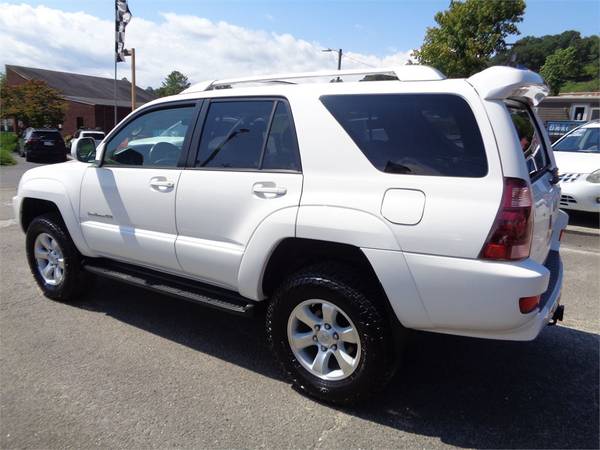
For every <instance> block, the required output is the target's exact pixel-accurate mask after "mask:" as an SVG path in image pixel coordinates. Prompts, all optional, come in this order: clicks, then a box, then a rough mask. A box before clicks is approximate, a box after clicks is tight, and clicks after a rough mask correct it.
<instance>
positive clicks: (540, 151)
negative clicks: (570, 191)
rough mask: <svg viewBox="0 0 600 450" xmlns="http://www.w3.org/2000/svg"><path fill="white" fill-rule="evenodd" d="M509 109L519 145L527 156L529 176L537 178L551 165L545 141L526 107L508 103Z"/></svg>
mask: <svg viewBox="0 0 600 450" xmlns="http://www.w3.org/2000/svg"><path fill="white" fill-rule="evenodd" d="M507 107H508V111H509V113H510V118H511V119H512V123H513V125H514V127H515V130H516V131H517V135H518V136H519V144H520V145H521V150H523V155H524V156H525V161H526V163H527V170H528V171H529V176H530V177H531V178H535V177H536V176H537V175H539V174H541V173H542V172H544V171H545V170H546V169H547V168H548V165H549V159H548V154H547V152H546V148H545V146H544V141H543V140H542V139H541V136H540V133H539V130H538V128H537V125H536V124H535V121H534V120H533V117H532V116H531V113H530V112H529V110H528V109H527V107H526V106H525V105H521V104H519V103H517V102H508V103H507Z"/></svg>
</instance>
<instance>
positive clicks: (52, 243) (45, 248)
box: [33, 233, 65, 286]
mask: <svg viewBox="0 0 600 450" xmlns="http://www.w3.org/2000/svg"><path fill="white" fill-rule="evenodd" d="M33 252H34V256H35V262H36V264H37V269H38V272H39V274H40V276H41V277H42V279H43V280H44V282H45V283H47V284H49V285H52V286H56V285H57V284H60V282H61V281H62V280H63V278H64V276H65V258H64V256H63V252H62V249H61V248H60V246H59V245H58V242H56V239H54V238H53V237H52V236H51V235H49V234H48V233H40V234H39V235H38V236H37V237H36V238H35V243H34V244H33Z"/></svg>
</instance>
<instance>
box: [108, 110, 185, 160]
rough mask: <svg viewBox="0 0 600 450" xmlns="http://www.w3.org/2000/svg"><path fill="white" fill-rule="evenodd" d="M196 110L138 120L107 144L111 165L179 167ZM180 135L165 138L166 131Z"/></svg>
mask: <svg viewBox="0 0 600 450" xmlns="http://www.w3.org/2000/svg"><path fill="white" fill-rule="evenodd" d="M193 113H194V107H192V106H189V107H180V108H172V109H161V110H158V111H152V112H149V113H147V114H144V115H142V116H138V117H136V118H135V119H133V120H132V121H131V122H129V123H128V124H127V125H126V126H125V127H124V128H122V129H121V130H120V131H119V132H118V133H117V134H116V135H115V136H114V137H113V138H112V139H111V140H110V141H109V142H108V144H107V146H106V152H105V156H104V163H105V164H107V165H128V166H157V167H175V166H176V165H177V161H179V156H180V155H181V149H182V147H183V141H184V139H185V136H186V134H187V130H188V128H189V125H190V121H191V120H192V117H193ZM174 129H176V130H177V131H176V132H173V133H168V134H167V135H163V133H164V132H165V131H166V130H174Z"/></svg>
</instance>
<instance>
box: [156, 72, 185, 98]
mask: <svg viewBox="0 0 600 450" xmlns="http://www.w3.org/2000/svg"><path fill="white" fill-rule="evenodd" d="M189 87H190V82H189V80H188V77H186V76H185V75H184V74H182V73H181V72H179V71H177V70H174V71H173V72H171V73H170V74H169V75H167V77H166V78H165V79H164V81H163V82H162V84H161V86H160V87H159V88H158V89H155V90H154V94H156V95H158V96H159V97H166V96H167V95H176V94H179V93H180V92H181V91H183V90H184V89H187V88H189Z"/></svg>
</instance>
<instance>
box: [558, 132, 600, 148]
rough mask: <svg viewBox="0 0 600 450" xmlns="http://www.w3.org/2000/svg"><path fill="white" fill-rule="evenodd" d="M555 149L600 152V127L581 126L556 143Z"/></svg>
mask: <svg viewBox="0 0 600 450" xmlns="http://www.w3.org/2000/svg"><path fill="white" fill-rule="evenodd" d="M553 149H554V151H560V152H584V153H600V128H579V129H577V130H575V131H573V132H571V133H570V134H569V135H567V136H565V137H564V139H562V140H561V141H560V142H557V143H556V144H554V147H553Z"/></svg>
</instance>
